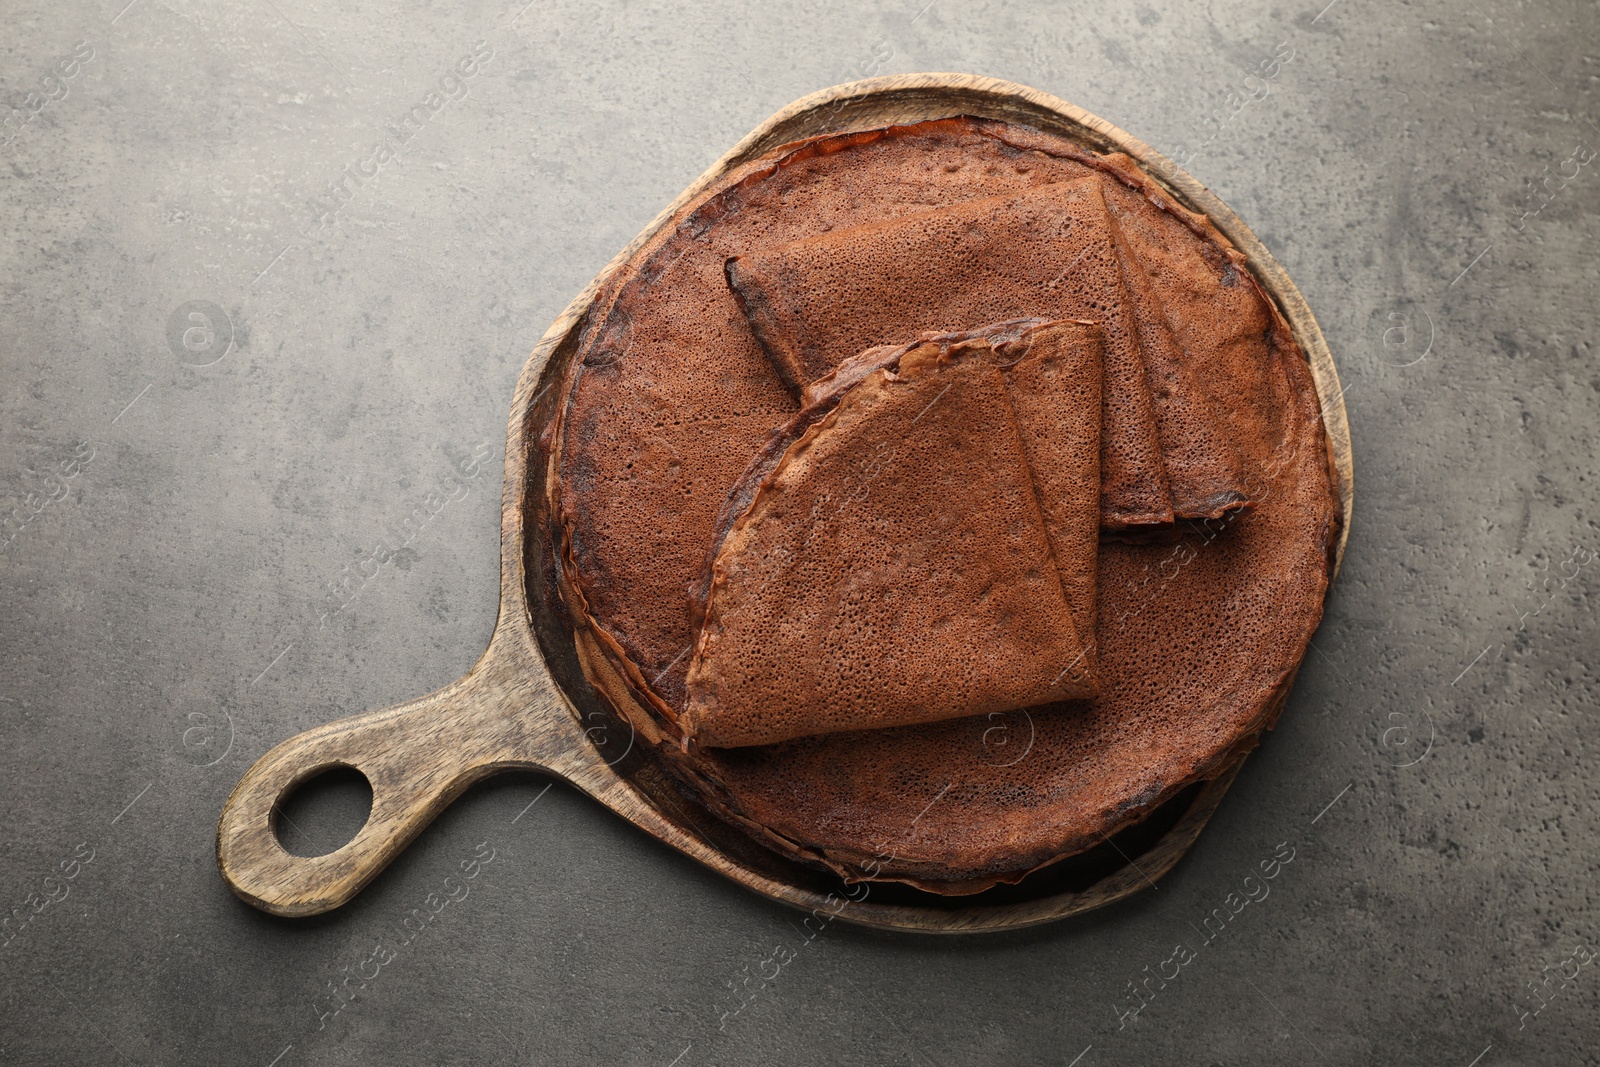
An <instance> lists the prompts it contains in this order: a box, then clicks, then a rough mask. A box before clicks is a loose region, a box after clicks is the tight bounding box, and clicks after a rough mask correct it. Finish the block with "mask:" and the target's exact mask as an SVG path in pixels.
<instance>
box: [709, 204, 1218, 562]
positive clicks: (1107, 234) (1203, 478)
mask: <svg viewBox="0 0 1600 1067" xmlns="http://www.w3.org/2000/svg"><path fill="white" fill-rule="evenodd" d="M726 269H727V276H728V284H729V286H730V287H731V288H732V289H733V291H734V293H735V294H736V295H737V296H738V298H739V301H740V304H741V306H742V307H743V308H744V310H745V313H746V315H747V316H748V318H749V321H750V326H751V329H752V331H753V332H754V334H755V336H756V338H757V340H758V341H759V342H760V343H761V346H762V348H763V349H764V350H765V352H766V353H767V355H768V357H769V358H770V359H771V360H772V362H773V364H774V366H775V367H776V368H777V370H778V372H779V374H780V375H781V376H782V377H783V378H784V379H785V380H786V381H787V382H788V383H789V384H790V386H791V388H793V389H794V390H795V391H796V392H799V391H800V390H801V389H803V388H804V387H805V386H807V385H808V384H809V383H811V382H812V381H814V380H816V379H817V378H820V377H822V376H824V375H826V374H827V373H829V372H830V371H832V370H833V369H834V364H835V363H836V362H837V361H838V359H839V357H840V355H841V354H843V353H850V352H858V351H861V350H862V349H864V348H867V347H869V346H872V345H878V344H883V343H886V342H889V341H892V340H894V339H896V338H901V337H907V336H914V335H916V334H917V333H918V332H920V331H923V330H930V329H935V330H936V329H943V330H951V329H963V328H966V327H969V326H971V325H972V324H974V323H982V322H995V321H999V320H1003V319H1010V318H1016V317H1019V316H1044V317H1048V318H1084V319H1094V320H1097V321H1099V322H1100V323H1101V324H1102V326H1103V327H1104V330H1105V349H1104V351H1105V368H1104V375H1103V383H1104V390H1103V394H1102V396H1103V405H1104V410H1103V427H1102V433H1101V439H1100V447H1101V478H1102V485H1101V492H1100V508H1101V522H1102V525H1104V526H1105V527H1106V528H1107V529H1108V530H1113V531H1116V530H1126V529H1129V528H1136V527H1146V526H1152V525H1163V524H1170V523H1172V522H1173V521H1174V520H1175V519H1176V518H1217V517H1220V516H1221V515H1222V514H1223V513H1224V512H1225V511H1227V510H1230V509H1232V508H1235V507H1240V506H1243V505H1245V504H1247V503H1248V502H1249V495H1248V493H1247V492H1246V490H1245V487H1244V480H1243V477H1242V475H1241V472H1240V469H1239V461H1238V457H1237V456H1236V455H1235V454H1234V452H1233V450H1232V448H1231V447H1230V446H1229V444H1228V442H1227V440H1226V438H1225V437H1224V436H1223V435H1222V433H1221V432H1220V430H1219V429H1218V426H1217V422H1216V419H1215V415H1214V413H1213V412H1212V410H1211V407H1210V404H1209V401H1208V400H1207V398H1206V396H1205V393H1204V391H1203V390H1201V389H1198V388H1196V387H1195V385H1196V383H1195V382H1194V380H1193V379H1194V377H1195V376H1194V374H1193V372H1192V370H1191V369H1189V368H1190V366H1191V364H1192V363H1193V361H1192V360H1188V359H1186V358H1185V356H1184V354H1183V353H1182V352H1181V351H1179V350H1178V349H1177V347H1176V344H1175V342H1174V341H1173V340H1172V337H1171V333H1170V331H1169V330H1168V329H1167V328H1166V326H1165V324H1164V323H1163V321H1162V317H1161V309H1160V306H1159V300H1158V299H1157V298H1156V297H1155V295H1154V291H1153V290H1152V288H1151V286H1150V283H1149V280H1148V279H1146V278H1144V277H1143V275H1142V272H1141V269H1140V267H1139V265H1138V263H1137V262H1136V261H1135V260H1134V259H1133V258H1132V257H1131V256H1129V255H1128V254H1127V250H1126V248H1125V247H1123V242H1122V241H1121V240H1120V239H1119V235H1118V233H1117V229H1116V226H1115V224H1114V221H1113V219H1112V218H1111V216H1110V214H1109V212H1108V211H1107V208H1106V203H1105V199H1104V197H1103V196H1102V192H1101V184H1100V181H1099V179H1098V178H1096V177H1086V178H1080V179H1077V180H1073V181H1065V182H1056V183H1053V184H1049V185H1043V186H1038V187H1035V188H1032V189H1028V190H1025V191H1023V192H1020V193H1009V194H1006V195H1002V196H993V197H986V198H983V199H978V200H970V201H966V202H963V203H959V204H955V205H951V206H947V207H942V208H938V209H936V210H932V211H924V212H918V213H915V214H911V215H905V216H901V217H899V218H895V219H891V220H888V221H885V222H875V223H868V224H866V225H862V226H855V227H850V228H846V229H839V230H833V231H830V232H827V233H822V234H818V235H815V236H812V237H807V238H803V239H801V240H798V241H794V242H791V243H788V244H783V245H779V246H776V247H771V248H758V249H753V250H751V251H748V252H745V253H744V254H741V255H738V256H735V257H732V258H730V259H729V260H728V262H727V268H726ZM1147 364H1148V366H1147ZM1152 378H1154V381H1155V385H1156V395H1154V396H1153V395H1152ZM1175 473H1176V478H1174V474H1175Z"/></svg>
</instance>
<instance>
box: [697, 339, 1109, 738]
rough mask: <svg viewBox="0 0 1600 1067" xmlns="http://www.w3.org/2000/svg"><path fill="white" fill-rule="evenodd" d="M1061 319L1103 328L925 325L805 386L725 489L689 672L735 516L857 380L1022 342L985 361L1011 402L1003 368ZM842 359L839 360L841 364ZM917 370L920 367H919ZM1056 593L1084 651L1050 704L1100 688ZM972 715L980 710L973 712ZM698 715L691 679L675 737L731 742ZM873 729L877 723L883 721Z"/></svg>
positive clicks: (812, 437)
mask: <svg viewBox="0 0 1600 1067" xmlns="http://www.w3.org/2000/svg"><path fill="white" fill-rule="evenodd" d="M1059 326H1073V327H1082V328H1086V329H1088V330H1090V331H1092V333H1093V335H1094V336H1096V337H1099V336H1100V335H1101V331H1100V327H1099V324H1098V323H1094V322H1089V321H1087V320H1081V319H1039V318H1032V319H1008V320H1006V321H1004V322H999V323H993V324H990V325H988V326H983V327H979V328H978V329H975V330H965V331H951V332H945V333H941V332H937V331H929V332H925V333H923V334H922V335H921V336H920V337H919V338H918V339H917V340H915V341H912V342H910V343H907V344H903V345H879V346H876V347H874V348H869V349H867V350H866V351H865V352H863V353H861V354H860V355H858V356H856V357H852V358H851V359H849V360H846V361H845V363H846V364H850V365H851V366H850V370H849V371H848V372H847V373H846V374H844V375H839V374H837V373H832V374H829V375H826V376H825V377H826V378H827V385H826V386H824V387H823V388H822V389H819V390H816V391H815V392H813V391H812V390H811V389H808V390H807V391H806V394H805V395H806V397H807V398H808V403H807V405H806V406H805V407H804V408H802V409H801V410H800V412H799V413H798V414H796V415H795V417H794V418H793V419H791V420H790V421H789V422H788V423H787V424H786V425H785V426H784V427H782V428H781V429H779V430H777V431H775V432H773V433H772V434H771V435H769V436H768V438H767V441H766V443H765V444H764V445H763V446H762V448H761V450H760V451H759V452H758V453H757V454H756V456H755V458H754V459H752V460H751V462H750V465H749V466H748V467H746V468H745V472H744V473H743V474H742V475H740V477H739V479H738V480H737V481H736V482H734V484H733V487H732V488H731V489H729V491H728V496H727V499H726V501H724V503H723V506H722V510H721V512H720V513H719V514H718V517H717V524H716V528H715V533H714V534H713V536H712V543H711V546H710V549H709V550H708V552H707V554H706V563H705V565H704V569H703V571H702V575H701V578H700V580H699V581H698V582H697V583H695V585H694V586H692V587H691V588H692V590H693V591H692V593H691V596H692V597H693V612H694V618H695V632H696V637H695V641H694V645H693V650H694V651H693V656H692V659H691V661H690V663H691V665H690V671H691V673H692V672H693V670H694V664H695V663H696V662H699V661H701V658H702V655H703V654H704V653H705V652H706V651H707V650H708V648H709V647H710V643H711V642H712V640H713V639H715V638H716V637H717V636H718V631H716V630H713V629H712V627H713V625H714V624H715V619H716V614H717V613H716V609H715V607H714V604H715V601H716V592H717V590H718V589H719V588H721V587H722V586H724V585H725V584H726V575H725V574H724V572H723V571H722V570H721V569H720V568H719V567H718V560H719V559H720V557H721V556H722V552H723V549H724V547H725V546H726V544H727V541H728V538H729V537H730V536H732V535H733V534H734V533H735V530H736V529H737V528H738V526H739V523H740V521H741V520H742V519H744V518H745V517H746V516H748V515H749V514H750V513H751V512H753V511H754V510H755V509H756V507H757V506H758V505H759V504H760V502H761V500H762V498H763V497H764V496H766V495H767V494H769V493H771V492H775V491H776V483H777V481H778V479H779V477H780V476H781V474H782V473H783V470H784V469H785V466H786V465H787V464H788V463H790V462H793V461H795V460H796V459H797V458H798V457H799V456H800V455H801V454H802V453H803V452H804V451H806V450H808V449H809V447H810V446H811V445H813V444H815V443H816V442H817V441H818V440H819V439H820V438H821V437H822V436H823V435H824V434H826V433H827V432H828V431H829V430H830V429H831V428H832V427H833V425H834V421H835V418H836V416H837V414H838V410H839V407H840V405H841V403H843V402H844V401H845V399H846V398H847V397H848V396H849V395H850V394H851V393H852V392H853V391H854V390H855V389H856V387H858V386H860V385H862V384H863V383H865V382H866V381H867V380H868V379H869V378H872V377H873V376H874V375H880V374H881V375H887V376H888V379H889V380H890V381H894V380H897V379H898V378H899V376H900V373H901V366H902V360H903V359H904V357H906V356H908V355H913V354H916V355H923V354H924V351H925V350H926V349H929V348H930V347H931V348H932V349H933V351H932V352H928V353H926V355H927V361H926V362H927V365H928V367H929V368H930V369H932V368H938V367H943V366H948V365H950V364H953V363H954V362H955V361H956V360H957V359H961V358H963V357H968V356H970V357H971V358H975V359H979V360H985V357H986V356H987V355H990V354H992V355H996V356H1007V355H1009V354H1010V352H1009V349H1010V348H1011V347H1013V346H1015V345H1023V346H1024V350H1023V353H1022V354H1021V355H1019V356H1017V357H1016V358H1015V359H1014V360H1012V361H1011V362H1010V363H1006V364H999V363H995V362H993V361H992V360H987V362H988V363H989V365H990V366H992V367H994V369H995V370H997V371H998V372H999V373H1000V374H1001V379H1002V386H1001V394H1000V396H1001V400H1002V402H1004V403H1006V404H1007V406H1008V409H1009V405H1010V400H1009V394H1010V386H1009V381H1008V380H1007V379H1006V378H1005V377H1004V374H1005V370H1006V369H1007V368H1009V367H1013V366H1016V364H1017V363H1020V362H1021V361H1022V360H1024V359H1026V358H1027V348H1026V346H1027V344H1028V343H1029V342H1030V339H1031V337H1032V335H1033V334H1034V333H1036V332H1038V331H1041V330H1045V329H1049V328H1052V327H1059ZM843 366H844V365H843V364H841V368H842V367H843ZM918 369H921V368H920V367H919V368H918ZM819 381H820V380H819ZM1010 423H1011V425H1012V426H1013V427H1016V426H1017V423H1016V415H1015V413H1014V412H1013V413H1012V414H1011V415H1010ZM1018 435H1019V439H1018V441H1017V444H1018V447H1019V448H1020V449H1021V452H1022V455H1023V458H1024V466H1025V467H1027V466H1028V463H1027V459H1026V457H1027V450H1026V445H1025V444H1024V443H1023V442H1022V441H1021V439H1020V429H1018ZM1025 484H1026V485H1027V487H1028V491H1029V493H1030V499H1031V500H1032V502H1033V506H1034V511H1035V514H1036V516H1037V518H1038V522H1039V528H1040V529H1041V530H1044V531H1048V526H1047V524H1046V522H1045V519H1044V508H1043V505H1042V504H1041V503H1040V502H1039V485H1038V479H1037V476H1036V475H1035V473H1034V472H1033V471H1032V469H1031V467H1030V468H1029V469H1028V472H1027V479H1026V483H1025ZM1044 552H1045V555H1046V557H1047V558H1048V559H1049V561H1050V565H1051V567H1052V569H1053V571H1054V573H1055V574H1056V576H1057V582H1058V583H1060V574H1061V567H1060V563H1059V561H1058V560H1057V559H1056V555H1055V546H1054V544H1053V542H1052V540H1051V538H1050V537H1049V535H1048V532H1046V534H1045V536H1044ZM1061 595H1062V602H1063V603H1064V604H1066V605H1067V612H1066V617H1065V620H1064V621H1065V624H1066V626H1067V627H1068V628H1069V629H1070V630H1071V631H1072V634H1071V636H1072V641H1073V644H1074V645H1075V646H1076V647H1077V648H1079V649H1080V650H1081V651H1080V653H1079V655H1078V657H1077V659H1075V660H1074V661H1073V663H1071V664H1068V666H1067V668H1066V670H1064V671H1063V672H1062V673H1063V674H1064V675H1065V674H1066V671H1067V670H1070V671H1072V674H1071V675H1070V678H1071V680H1072V681H1073V682H1077V683H1079V684H1078V687H1077V688H1072V687H1067V688H1066V691H1065V692H1064V693H1063V694H1062V695H1061V696H1060V697H1059V698H1057V700H1052V701H1049V703H1056V702H1058V701H1060V700H1082V699H1087V698H1092V697H1095V696H1098V695H1099V689H1100V683H1099V677H1098V671H1097V669H1096V659H1095V654H1094V649H1095V635H1094V634H1093V633H1090V634H1083V633H1080V632H1079V629H1078V621H1077V619H1076V618H1075V617H1074V614H1073V612H1072V605H1071V602H1070V600H1068V598H1067V596H1066V589H1065V587H1064V586H1061ZM1092 607H1093V606H1092V605H1091V608H1092ZM974 714H982V713H981V712H976V713H974ZM701 718H702V716H699V715H696V714H694V701H693V696H692V686H691V697H690V702H689V703H688V704H687V705H686V706H685V708H684V712H683V714H682V715H681V716H680V717H678V720H677V722H678V726H679V728H680V730H681V734H682V737H681V740H680V742H679V743H680V747H681V748H682V749H683V750H684V751H685V752H693V751H694V750H695V749H696V748H697V747H699V746H700V745H701V744H705V745H706V747H728V746H727V744H726V742H724V743H723V745H721V746H718V745H715V744H714V743H711V742H702V741H701V734H702V733H703V730H702V728H701V726H700V719H701ZM920 721H924V722H937V721H941V720H937V719H928V720H920ZM883 725H886V726H897V725H898V726H905V725H913V723H909V722H907V723H891V724H883ZM865 728H867V727H857V728H856V729H865ZM877 728H880V729H881V728H883V726H879V727H877ZM825 732H827V733H848V732H852V731H850V730H831V731H825ZM799 736H812V735H795V736H794V737H789V738H781V739H779V740H776V741H771V742H766V743H767V744H780V743H782V741H785V740H794V739H795V737H799ZM734 747H743V746H734Z"/></svg>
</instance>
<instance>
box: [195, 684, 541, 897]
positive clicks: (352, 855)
mask: <svg viewBox="0 0 1600 1067" xmlns="http://www.w3.org/2000/svg"><path fill="white" fill-rule="evenodd" d="M488 659H489V657H488V656H486V657H485V662H480V663H479V665H478V667H477V668H474V669H473V671H472V672H471V673H470V674H468V675H466V676H465V677H464V678H461V679H459V680H457V681H455V682H453V683H451V684H450V685H448V686H446V687H445V688H443V689H441V690H439V691H438V692H436V693H432V694H430V695H428V696H425V697H422V698H421V699H419V700H413V701H410V702H408V703H405V704H400V705H397V706H395V707H392V708H385V709H383V710H381V711H369V712H364V713H362V714H360V715H352V716H350V717H348V718H344V719H339V720H336V721H334V722H330V723H327V724H325V725H323V726H318V727H316V728H314V729H311V730H307V731H306V732H305V733H302V734H299V735H297V736H295V737H291V738H290V739H289V740H287V741H285V742H283V743H282V744H280V745H278V746H277V747H276V748H274V749H272V750H271V751H270V752H268V753H267V754H266V755H264V756H262V757H261V758H260V759H259V760H257V761H256V762H255V765H254V766H252V767H251V768H250V769H249V770H248V771H246V772H245V775H244V777H243V778H241V779H240V780H239V784H238V785H237V786H235V787H234V790H233V794H232V795H231V796H230V797H229V798H228V801H227V803H226V804H224V805H223V808H222V818H221V820H220V822H219V823H218V824H217V862H218V865H219V866H220V867H221V868H222V875H223V877H224V878H225V879H226V880H227V882H228V885H229V887H230V888H232V890H233V891H234V893H235V894H237V895H238V896H239V897H240V898H241V899H243V900H245V901H247V902H248V903H250V904H253V905H255V906H256V907H258V908H261V909H263V910H264V911H269V912H272V913H273V914H274V915H315V914H318V913H319V912H324V911H328V910H330V909H332V908H336V907H338V906H339V905H341V904H343V903H344V902H345V901H347V900H349V899H350V898H351V897H352V896H354V895H355V894H356V893H357V892H359V891H360V889H361V888H362V887H363V886H364V885H366V884H367V882H369V881H371V879H372V878H373V876H374V875H376V874H377V873H378V872H379V871H381V870H383V869H384V867H386V866H388V865H389V863H390V861H391V860H393V859H394V858H395V856H396V855H398V854H399V853H400V851H401V850H402V849H404V848H405V847H406V845H407V844H409V843H410V842H411V840H412V839H413V838H414V837H416V836H417V834H418V833H419V832H421V830H422V828H423V827H425V826H427V825H428V823H430V822H432V821H433V819H434V816H436V815H438V813H439V812H440V811H442V810H443V809H444V807H445V806H446V805H448V804H449V803H450V802H451V801H452V800H454V799H455V798H456V797H458V796H460V795H461V793H462V792H463V791H464V790H465V789H466V788H467V787H468V786H469V785H471V784H472V783H473V782H475V781H477V780H479V779H480V778H483V777H485V776H486V775H489V774H492V773H494V772H495V771H498V770H504V769H507V768H511V767H531V768H535V769H549V768H548V767H546V766H545V761H543V760H537V759H532V758H529V755H530V754H529V750H528V748H527V747H526V745H525V743H524V736H525V735H524V729H523V723H521V722H520V721H519V720H520V719H521V718H522V716H519V714H518V712H519V711H524V710H525V708H526V705H525V704H524V706H523V707H518V706H517V705H519V704H523V698H525V696H526V694H522V693H519V692H518V691H517V690H518V688H519V687H516V686H512V685H507V684H506V683H505V681H504V680H503V678H504V675H503V672H500V671H496V670H493V669H484V668H485V667H487V666H488V664H487V660H488ZM335 767H349V768H353V769H354V770H356V771H359V772H360V773H361V774H363V775H364V776H366V779H367V781H368V782H369V783H370V784H371V786H372V812H371V814H370V815H368V817H367V821H366V824H365V825H363V826H362V827H361V830H360V831H359V832H358V833H357V834H356V836H355V837H354V838H352V839H351V840H350V841H349V842H348V843H347V844H345V845H344V846H343V847H342V848H339V849H336V850H334V851H333V852H330V853H328V854H327V855H324V856H295V855H292V854H290V853H289V852H288V851H286V850H285V849H284V847H283V845H282V844H281V843H280V842H279V841H278V837H277V834H276V832H275V831H274V828H273V809H274V808H275V807H276V806H277V805H278V804H280V803H281V802H282V801H283V800H284V799H286V798H287V797H288V796H289V795H290V794H291V793H292V792H293V791H294V789H295V788H296V787H298V786H299V785H300V784H301V783H302V782H305V781H307V780H308V779H310V778H312V777H314V776H316V775H318V774H320V773H322V772H323V771H326V770H329V769H331V768H335Z"/></svg>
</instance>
